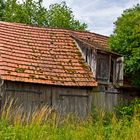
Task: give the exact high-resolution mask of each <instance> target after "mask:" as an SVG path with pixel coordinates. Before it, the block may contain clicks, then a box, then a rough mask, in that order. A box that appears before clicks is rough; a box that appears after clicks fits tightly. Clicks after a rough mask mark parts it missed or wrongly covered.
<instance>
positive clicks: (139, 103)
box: [115, 99, 140, 119]
mask: <svg viewBox="0 0 140 140" xmlns="http://www.w3.org/2000/svg"><path fill="white" fill-rule="evenodd" d="M115 110H116V113H117V115H118V116H119V117H120V118H127V119H132V117H133V116H134V115H135V114H137V115H138V117H139V118H140V99H135V100H133V101H130V102H128V103H127V104H126V105H121V106H117V107H116V108H115Z"/></svg>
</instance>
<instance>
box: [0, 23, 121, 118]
mask: <svg viewBox="0 0 140 140" xmlns="http://www.w3.org/2000/svg"><path fill="white" fill-rule="evenodd" d="M107 40H108V37H106V36H102V35H98V34H95V33H90V32H80V31H71V30H65V29H51V28H40V27H33V26H27V25H23V24H17V23H7V22H0V75H1V98H2V100H1V102H2V105H1V106H3V104H4V103H5V100H6V98H7V97H11V98H14V99H16V100H17V104H18V105H22V107H23V108H24V110H25V111H27V112H28V111H31V110H33V109H34V108H35V107H37V106H42V105H48V106H50V107H54V108H55V109H56V110H57V111H58V112H61V113H63V114H65V113H71V112H72V113H77V114H79V115H82V116H86V115H87V114H88V112H89V111H90V110H91V105H92V104H94V105H95V106H97V107H100V108H105V109H108V110H111V109H112V107H113V106H114V105H116V104H117V103H118V99H119V98H118V91H119V90H118V87H119V86H122V85H123V57H122V56H121V55H119V54H116V53H113V52H111V51H109V50H108V45H107Z"/></svg>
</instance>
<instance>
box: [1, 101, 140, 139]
mask: <svg viewBox="0 0 140 140" xmlns="http://www.w3.org/2000/svg"><path fill="white" fill-rule="evenodd" d="M138 112H139V111H138ZM138 112H137V111H136V113H134V114H133V115H132V117H131V118H130V117H129V119H128V118H127V117H122V118H119V119H118V117H116V115H115V114H105V113H103V112H100V113H97V114H96V117H95V115H90V116H89V117H88V118H87V119H86V120H82V119H80V118H75V117H74V116H71V115H67V116H65V117H63V118H60V117H59V116H58V115H57V114H56V113H54V112H53V111H52V110H51V109H50V108H48V107H45V106H44V107H42V108H41V109H36V110H34V112H33V113H32V114H31V113H27V114H26V113H23V112H22V109H21V108H20V107H17V108H16V109H15V108H13V105H12V102H10V103H9V105H8V106H5V107H4V109H3V110H2V112H1V118H0V140H139V139H140V118H139V114H138Z"/></svg>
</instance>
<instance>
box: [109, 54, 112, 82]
mask: <svg viewBox="0 0 140 140" xmlns="http://www.w3.org/2000/svg"><path fill="white" fill-rule="evenodd" d="M111 57H112V56H111V54H110V55H109V74H108V83H110V73H111Z"/></svg>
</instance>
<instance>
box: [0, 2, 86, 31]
mask: <svg viewBox="0 0 140 140" xmlns="http://www.w3.org/2000/svg"><path fill="white" fill-rule="evenodd" d="M42 3H43V0H38V1H35V0H24V1H23V2H22V3H18V1H17V0H6V2H5V5H4V6H3V9H4V11H3V12H2V13H4V14H2V15H1V14H0V16H1V17H2V18H1V20H3V21H9V22H19V23H26V24H31V25H38V26H46V27H57V28H66V29H73V30H85V29H86V28H87V25H86V24H85V23H80V21H79V20H75V18H74V15H73V12H72V10H71V9H70V8H69V7H68V6H67V5H66V3H65V2H62V3H60V4H57V3H56V4H52V5H50V7H49V9H48V10H47V9H46V8H45V7H43V5H42ZM1 11H2V10H1ZM1 11H0V13H1Z"/></svg>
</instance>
